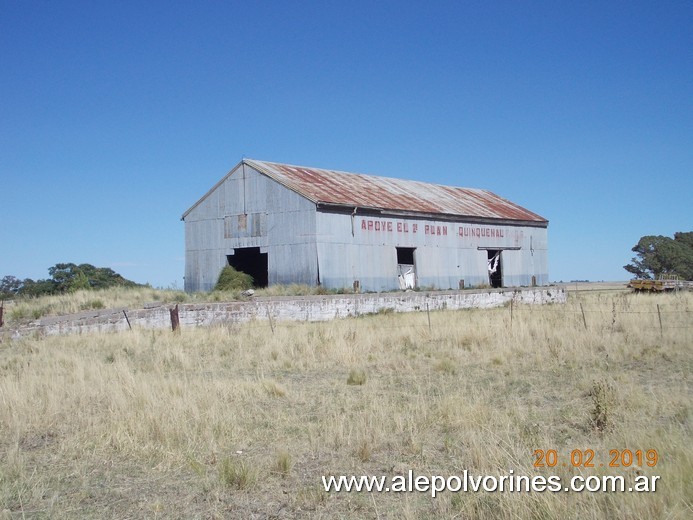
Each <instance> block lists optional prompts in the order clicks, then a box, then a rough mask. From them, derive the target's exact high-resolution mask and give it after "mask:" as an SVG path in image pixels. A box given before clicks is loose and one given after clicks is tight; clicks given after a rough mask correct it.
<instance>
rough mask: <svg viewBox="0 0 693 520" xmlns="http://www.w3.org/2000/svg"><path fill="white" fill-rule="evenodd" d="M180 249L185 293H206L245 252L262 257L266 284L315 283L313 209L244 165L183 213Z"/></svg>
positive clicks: (304, 200)
mask: <svg viewBox="0 0 693 520" xmlns="http://www.w3.org/2000/svg"><path fill="white" fill-rule="evenodd" d="M185 244H186V272H185V289H186V291H209V290H211V289H212V288H213V287H214V285H215V283H216V280H217V277H218V275H219V272H220V271H221V269H222V268H223V267H224V266H225V265H226V264H227V258H226V256H227V255H229V254H231V253H232V251H233V250H234V249H237V248H245V247H260V248H262V250H263V251H266V252H267V253H268V271H269V273H268V274H269V281H270V283H311V284H315V283H316V280H317V260H316V253H315V204H313V203H312V202H310V201H309V200H307V199H305V198H303V197H301V196H300V195H298V194H297V193H295V192H293V191H291V190H289V189H287V188H285V187H284V186H281V185H280V184H277V183H276V182H275V181H274V180H272V179H270V178H269V177H267V176H266V175H264V174H261V173H259V172H257V171H255V170H254V169H253V168H252V167H250V166H248V165H245V164H243V165H240V167H237V168H235V169H234V170H233V171H232V172H231V173H229V174H228V175H227V176H226V177H225V178H224V179H223V180H222V181H221V182H220V183H218V184H217V185H216V186H215V188H213V189H212V190H211V191H210V192H208V193H207V195H205V197H203V198H202V199H200V201H199V202H198V203H197V204H195V205H194V206H193V207H192V208H191V209H190V210H189V211H188V212H187V213H186V216H185ZM311 251H312V253H311Z"/></svg>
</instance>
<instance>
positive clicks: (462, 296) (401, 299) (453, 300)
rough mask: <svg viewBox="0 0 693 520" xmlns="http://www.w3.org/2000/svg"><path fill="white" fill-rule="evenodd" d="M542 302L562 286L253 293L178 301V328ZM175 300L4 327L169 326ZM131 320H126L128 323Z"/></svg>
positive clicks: (89, 329)
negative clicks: (224, 299) (194, 301)
mask: <svg viewBox="0 0 693 520" xmlns="http://www.w3.org/2000/svg"><path fill="white" fill-rule="evenodd" d="M511 300H512V301H513V302H514V303H518V304H532V305H542V304H550V303H565V301H566V291H565V289H564V288H562V287H541V288H522V289H513V290H510V289H487V290H484V291H436V292H406V293H373V294H345V295H326V296H285V297H264V298H252V299H250V300H248V301H234V302H226V303H205V304H179V306H178V308H179V317H180V325H181V327H182V328H189V327H201V326H210V325H215V324H223V323H244V322H249V321H253V320H266V321H269V320H274V321H327V320H332V319H337V318H346V317H351V316H359V315H363V314H372V313H378V312H382V311H385V310H390V311H393V312H416V311H426V310H432V311H433V310H442V309H448V310H457V309H470V308H493V307H499V306H503V305H506V304H508V303H509V302H510V301H511ZM174 305H175V304H171V303H168V304H164V303H153V304H148V305H146V306H145V307H144V308H141V309H128V308H117V309H107V310H94V311H86V312H80V313H77V314H70V315H65V316H50V317H45V318H41V319H39V320H36V321H33V322H31V323H29V324H27V325H24V326H22V327H20V328H16V329H12V328H10V330H7V328H6V330H5V331H4V332H5V334H7V333H8V332H9V333H10V334H11V335H12V337H15V338H18V337H23V336H28V335H35V334H39V335H46V336H50V335H57V334H85V333H93V332H118V331H125V330H129V329H130V328H144V329H163V328H169V327H171V319H170V312H169V310H170V309H171V308H172V307H174ZM128 321H129V324H128Z"/></svg>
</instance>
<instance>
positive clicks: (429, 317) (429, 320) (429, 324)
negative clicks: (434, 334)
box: [426, 302, 431, 332]
mask: <svg viewBox="0 0 693 520" xmlns="http://www.w3.org/2000/svg"><path fill="white" fill-rule="evenodd" d="M426 314H428V332H431V310H430V309H429V308H428V302H426Z"/></svg>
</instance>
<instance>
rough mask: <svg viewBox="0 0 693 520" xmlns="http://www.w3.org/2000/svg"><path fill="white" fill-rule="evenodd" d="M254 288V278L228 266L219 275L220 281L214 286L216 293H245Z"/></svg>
mask: <svg viewBox="0 0 693 520" xmlns="http://www.w3.org/2000/svg"><path fill="white" fill-rule="evenodd" d="M252 286H253V277H252V276H250V275H249V274H246V273H243V272H241V271H236V270H235V269H234V268H233V267H231V266H230V265H227V266H226V267H224V268H223V269H222V270H221V273H219V279H218V280H217V284H216V285H215V286H214V290H215V291H245V290H246V289H250V288H251V287H252Z"/></svg>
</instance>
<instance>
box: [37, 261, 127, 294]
mask: <svg viewBox="0 0 693 520" xmlns="http://www.w3.org/2000/svg"><path fill="white" fill-rule="evenodd" d="M48 274H50V275H51V278H52V281H53V283H54V284H55V288H56V292H59V293H65V292H71V291H76V290H78V289H106V288H108V287H114V286H123V287H136V286H137V285H138V284H136V283H135V282H133V281H130V280H127V279H125V278H123V276H121V275H119V274H118V273H116V272H115V271H114V270H113V269H111V268H109V267H94V266H93V265H91V264H79V265H77V264H73V263H63V264H55V265H54V266H53V267H51V268H50V269H48Z"/></svg>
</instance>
